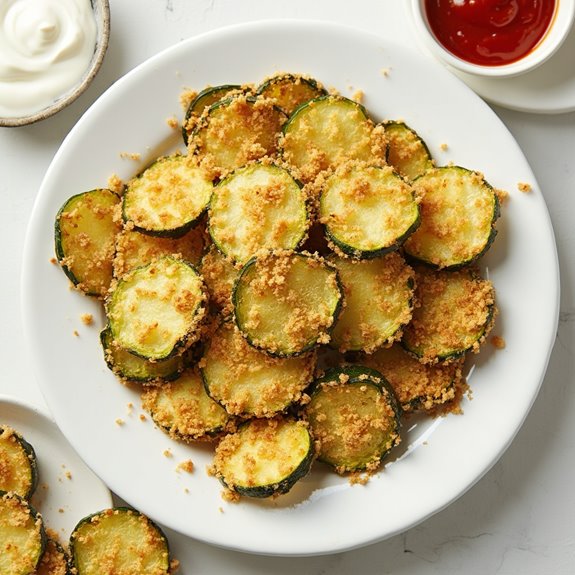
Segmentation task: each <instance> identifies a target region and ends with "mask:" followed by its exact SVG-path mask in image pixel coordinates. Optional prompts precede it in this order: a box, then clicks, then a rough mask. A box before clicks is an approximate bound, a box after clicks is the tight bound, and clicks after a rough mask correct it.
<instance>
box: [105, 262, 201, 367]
mask: <svg viewBox="0 0 575 575" xmlns="http://www.w3.org/2000/svg"><path fill="white" fill-rule="evenodd" d="M206 300H207V295H206V291H205V286H204V283H203V280H202V278H201V276H200V275H199V274H198V272H197V271H196V269H195V268H194V266H192V265H191V264H190V263H188V262H184V261H183V260H179V259H176V258H172V257H170V256H168V257H164V258H160V259H158V260H155V261H153V262H152V263H150V264H148V265H147V266H143V267H140V268H136V269H135V270H133V271H131V272H129V273H128V274H126V275H125V276H123V277H122V278H121V279H120V280H118V282H117V284H116V286H115V288H114V289H113V290H111V292H110V294H109V296H108V298H107V300H106V313H107V316H108V323H109V326H110V330H111V332H112V337H113V339H114V341H115V342H116V344H117V345H118V346H120V347H121V348H123V349H125V350H127V351H129V352H131V353H133V354H134V355H138V356H140V357H143V358H145V359H151V360H156V361H158V360H163V359H167V358H169V357H171V356H173V355H176V354H177V353H179V352H180V351H182V350H183V349H185V348H186V347H188V346H189V345H191V344H192V343H194V342H195V341H197V339H198V338H199V337H200V335H201V334H200V329H199V328H200V326H201V324H202V322H203V320H204V318H205V315H206Z"/></svg>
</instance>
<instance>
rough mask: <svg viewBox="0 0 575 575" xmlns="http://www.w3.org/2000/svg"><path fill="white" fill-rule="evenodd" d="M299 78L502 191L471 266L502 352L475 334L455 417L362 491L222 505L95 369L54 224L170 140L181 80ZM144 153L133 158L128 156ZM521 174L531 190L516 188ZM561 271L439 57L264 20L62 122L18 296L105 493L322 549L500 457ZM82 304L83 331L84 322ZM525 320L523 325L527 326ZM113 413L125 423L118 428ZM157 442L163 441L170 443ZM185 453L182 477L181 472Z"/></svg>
mask: <svg viewBox="0 0 575 575" xmlns="http://www.w3.org/2000/svg"><path fill="white" fill-rule="evenodd" d="M286 70H289V71H293V72H300V73H306V74H310V75H312V76H314V77H316V78H318V79H319V80H321V81H322V82H324V84H325V85H326V86H328V87H335V88H337V89H338V90H339V91H340V92H341V93H343V94H344V95H352V94H354V93H357V92H359V91H361V92H363V94H364V98H363V103H364V104H365V105H366V107H367V108H368V110H370V111H371V112H372V113H373V115H374V117H376V118H380V119H384V118H389V119H391V118H396V119H397V118H403V119H404V120H405V121H406V122H408V123H409V124H410V125H411V126H412V127H414V128H415V129H416V130H418V131H419V133H420V134H421V136H422V137H423V138H424V139H425V140H426V141H427V143H428V144H429V146H430V149H431V152H432V154H433V155H434V156H435V158H436V159H437V162H438V164H445V163H448V162H451V161H453V162H456V163H457V164H460V165H463V166H466V167H469V168H473V169H476V170H480V171H483V172H484V173H485V176H486V178H487V179H488V180H489V181H490V182H491V183H492V185H494V186H496V187H498V188H502V189H505V190H507V191H508V192H509V194H510V199H509V201H508V202H507V203H506V205H505V207H504V209H503V216H502V218H501V219H500V222H499V226H498V227H499V236H498V238H497V240H496V242H495V245H494V247H493V249H492V250H491V252H490V254H489V256H488V257H487V258H486V259H485V266H486V271H487V272H488V273H489V275H490V277H491V278H492V279H493V281H494V283H495V286H496V288H497V293H498V302H499V307H500V309H501V314H500V318H499V320H498V322H497V326H496V331H497V333H499V334H500V335H502V336H503V337H504V338H505V340H506V341H507V347H506V348H505V349H504V350H501V351H495V349H494V348H493V347H492V346H490V345H487V346H486V348H485V350H484V352H483V353H482V354H481V355H480V356H479V358H478V359H477V361H476V365H475V369H474V372H473V374H472V377H471V380H470V383H471V386H472V388H473V399H472V400H470V401H467V400H466V401H465V402H464V406H463V407H464V410H465V414H464V415H463V416H449V417H445V418H438V419H435V420H421V421H418V422H414V423H413V426H410V429H409V430H406V436H405V440H404V442H403V445H404V447H403V450H402V451H401V452H399V453H398V454H397V455H396V457H395V458H394V460H393V461H391V462H390V463H389V464H388V465H387V466H386V467H385V470H384V471H382V472H381V473H378V474H377V475H376V476H375V477H374V478H373V479H372V480H371V481H370V482H369V483H368V484H367V485H364V486H362V485H351V484H350V483H349V481H348V480H347V479H345V478H339V477H336V476H334V475H333V474H330V473H329V472H327V471H326V470H325V469H324V468H323V467H322V466H321V465H319V464H318V465H317V466H316V467H315V470H314V471H313V472H312V474H311V475H310V476H309V477H308V478H306V479H305V480H304V481H302V482H300V483H299V484H298V485H296V487H295V488H294V489H293V490H292V492H290V494H288V495H286V496H284V497H281V498H278V499H275V500H272V501H246V500H243V501H242V502H241V503H239V504H230V503H226V502H225V501H224V500H222V498H221V491H222V489H221V486H220V485H219V483H218V481H217V480H215V479H214V478H213V477H210V476H208V474H207V473H206V466H207V465H209V463H210V462H211V450H210V449H209V448H207V447H205V446H199V447H194V446H187V445H183V444H179V443H175V442H173V441H171V440H170V439H169V438H168V437H167V436H166V435H165V434H163V433H161V432H160V431H159V430H158V429H155V428H154V426H153V424H152V423H151V421H150V420H149V419H146V420H142V419H141V418H140V415H141V413H142V412H141V407H140V402H139V396H138V393H137V391H135V390H134V389H131V388H129V387H126V386H123V385H121V384H119V383H118V382H117V381H116V380H115V378H114V377H113V376H112V374H111V373H110V372H109V371H108V370H107V368H106V366H105V364H104V361H103V358H102V351H101V348H100V345H99V341H98V332H99V328H100V327H102V322H103V317H102V314H101V311H100V308H99V306H98V304H96V303H95V302H94V301H92V300H90V299H88V298H85V297H83V296H81V295H80V294H78V293H76V292H74V291H72V290H70V289H69V286H68V281H67V279H66V278H65V277H64V274H63V273H62V272H61V270H60V269H59V268H58V267H57V266H56V265H53V263H50V260H51V258H53V253H54V247H53V226H54V217H55V215H56V212H57V210H58V209H59V207H60V206H61V205H62V204H63V203H64V201H65V200H66V199H67V198H68V197H69V196H71V195H72V194H75V193H78V192H81V191H83V190H88V189H91V188H94V187H97V186H106V183H107V182H108V178H109V177H110V176H111V175H112V174H117V175H118V176H120V177H121V178H123V179H125V178H128V177H130V176H132V175H133V174H134V173H136V172H137V171H138V170H139V169H140V168H141V166H142V165H144V164H145V163H147V162H149V161H150V160H151V159H152V158H153V157H155V156H157V155H158V154H159V153H161V152H165V151H166V150H168V149H171V148H172V147H173V146H174V145H177V143H178V142H179V137H180V136H179V130H174V128H170V127H169V126H168V125H167V122H166V120H167V119H168V118H169V117H172V116H177V117H178V118H180V119H181V117H182V110H181V109H180V104H179V96H180V94H181V92H182V91H183V90H184V88H186V87H188V88H189V87H192V88H195V89H196V90H198V89H201V88H203V87H205V86H206V85H208V84H211V85H217V84H223V83H242V82H258V81H260V80H262V79H263V78H264V77H265V76H267V75H270V74H272V73H274V72H277V71H286ZM127 153H128V154H132V153H141V154H142V161H141V162H140V163H135V162H134V161H133V160H129V159H126V154H127ZM518 182H528V183H530V184H531V185H532V186H533V188H534V189H533V191H532V192H531V193H521V192H519V191H518V190H517V184H518ZM558 285H559V284H558V267H557V255H556V249H555V243H554V238H553V232H552V229H551V225H550V221H549V216H548V212H547V209H546V206H545V203H544V201H543V197H542V195H541V193H540V191H539V190H538V188H537V184H536V182H535V178H534V176H533V173H532V172H531V170H530V168H529V165H528V164H527V162H526V160H525V158H524V156H523V154H522V153H521V150H520V149H519V148H518V146H517V144H516V142H515V141H514V139H513V138H512V137H511V135H510V134H509V132H508V131H507V130H506V128H505V127H504V126H503V125H502V123H501V122H500V121H499V120H498V118H497V117H496V116H495V114H493V112H492V111H491V110H490V108H489V107H488V106H487V105H486V104H485V103H484V102H483V101H482V100H480V99H479V98H478V97H477V96H476V95H475V94H474V93H473V92H472V91H471V90H469V89H468V88H467V87H466V86H465V85H464V84H463V83H461V82H460V81H459V80H458V79H456V78H455V77H453V76H452V75H451V74H449V73H448V72H447V71H446V70H444V69H443V68H442V67H441V66H440V65H439V64H437V65H436V64H434V63H433V62H429V61H427V59H425V58H422V56H420V55H418V54H417V53H416V52H411V51H409V50H407V49H405V48H402V47H400V46H396V45H394V44H388V43H386V42H385V41H384V40H383V39H381V38H378V37H375V36H371V35H369V34H367V33H365V32H359V31H355V30H352V29H349V28H346V27H340V26H336V25H332V24H324V23H317V22H306V23H304V22H292V21H283V22H260V23H254V24H249V25H242V26H238V27H232V28H227V29H222V30H218V31H215V32H211V33H209V34H206V35H203V36H200V37H197V38H193V39H190V40H188V41H185V42H183V43H181V44H178V45H176V46H174V47H173V48H171V49H169V50H167V51H165V52H163V53H161V54H159V55H157V56H156V57H154V58H152V59H151V60H149V61H148V62H146V63H144V64H143V65H141V66H140V67H138V68H136V69H135V70H133V71H132V72H131V73H129V74H128V75H127V76H126V77H124V78H123V79H122V80H120V81H119V82H117V83H116V84H115V85H114V86H112V88H111V89H110V90H108V91H107V92H106V93H105V94H104V95H103V96H102V97H101V98H100V99H99V100H98V101H97V102H96V103H95V104H94V105H93V106H92V108H91V109H90V110H89V111H88V112H87V113H86V114H85V116H84V117H83V118H82V119H81V120H80V121H79V122H78V124H77V125H76V126H75V128H74V129H73V130H72V131H71V132H70V134H69V135H68V137H67V138H66V140H65V142H64V143H63V145H62V147H61V148H60V150H59V151H58V153H57V155H56V157H55V158H54V161H53V163H52V165H51V166H50V168H49V170H48V172H47V174H46V177H45V179H44V182H43V184H42V187H41V189H40V191H39V194H38V197H37V202H36V204H35V206H34V210H33V213H32V217H31V222H30V227H29V230H28V236H27V241H26V247H25V261H24V272H23V285H22V298H23V314H24V323H25V328H26V335H27V338H28V341H29V344H30V351H31V358H32V361H33V362H34V365H35V368H36V373H37V376H38V381H39V383H40V386H41V388H42V391H43V393H44V395H45V398H46V401H47V402H48V405H49V406H50V409H51V411H52V413H53V414H54V417H55V418H56V421H57V422H58V424H59V425H60V427H61V429H62V431H63V432H64V434H65V435H66V436H67V437H68V439H69V440H70V441H71V442H72V443H73V445H74V446H75V447H76V449H77V450H78V452H79V453H80V454H81V455H82V457H84V458H85V460H86V461H87V462H88V464H89V465H90V466H91V467H92V468H93V469H94V470H95V471H96V472H97V473H98V474H99V475H100V477H102V478H103V479H104V481H106V483H107V484H108V486H109V487H110V488H111V489H112V491H114V492H116V493H117V494H118V495H119V496H120V497H122V498H123V499H125V500H126V501H128V502H129V503H130V504H132V505H133V506H134V507H136V508H138V509H140V510H141V511H143V512H145V513H147V514H148V515H150V516H151V517H152V518H154V519H155V520H156V521H158V522H160V523H162V524H164V525H165V526H168V527H170V528H172V529H174V530H176V531H179V532H181V533H184V534H186V535H189V536H191V537H194V538H197V539H200V540H203V541H206V542H210V543H213V544H216V545H219V546H224V547H228V548H232V549H237V550H242V551H248V552H255V553H262V554H281V555H306V554H319V553H328V552H334V551H339V550H343V549H349V548H353V547H357V546H360V545H364V544H367V543H370V542H373V541H377V540H380V539H383V538H386V537H389V536H391V535H393V534H396V533H398V532H400V531H403V530H405V529H407V528H409V527H410V526H412V525H414V524H416V523H417V522H419V521H422V520H423V519H425V518H426V517H428V516H430V515H431V514H433V513H435V512H437V511H438V510H440V509H441V508H443V507H445V506H446V505H448V504H449V503H450V502H451V501H453V500H454V499H455V498H457V497H458V496H459V495H461V494H462V493H463V492H465V491H466V490H467V489H468V488H469V487H470V486H471V485H472V484H473V483H474V482H475V481H477V479H478V478H479V477H481V475H482V474H483V473H485V471H486V470H487V469H489V468H490V467H491V465H493V463H494V462H495V461H496V460H497V459H498V458H499V456H500V455H501V454H502V453H503V451H504V450H505V448H506V447H507V445H508V444H509V443H510V441H511V439H512V438H513V437H514V435H515V433H516V432H517V430H518V428H519V427H520V425H521V423H522V422H523V419H524V418H525V416H526V414H527V412H528V410H529V408H530V406H531V404H532V402H533V400H534V399H535V396H536V394H537V391H538V389H539V386H540V383H541V381H542V378H543V375H544V373H545V369H546V366H547V361H548V358H549V354H550V350H551V347H552V344H553V341H554V336H555V329H556V324H557V313H558ZM87 312H89V313H93V314H94V315H95V318H96V321H95V325H91V326H86V325H84V324H83V323H82V322H81V320H80V317H81V315H82V314H84V313H87ZM534 326H537V327H536V329H534ZM118 419H121V420H122V421H121V422H119V421H117V420H118ZM166 450H169V451H166ZM189 458H191V459H192V460H193V462H194V463H195V471H194V472H193V473H191V474H189V473H185V472H182V471H178V470H177V466H178V464H179V463H181V462H182V461H184V460H187V459H189Z"/></svg>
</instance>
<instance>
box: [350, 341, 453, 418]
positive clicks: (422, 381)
mask: <svg viewBox="0 0 575 575" xmlns="http://www.w3.org/2000/svg"><path fill="white" fill-rule="evenodd" d="M361 362H362V363H363V364H364V365H366V366H368V367H371V368H372V369H375V370H377V371H379V372H380V373H381V374H382V375H383V376H384V377H385V379H386V380H387V381H388V382H389V384H390V385H391V387H392V388H393V391H394V392H395V396H396V397H397V400H398V401H399V404H400V405H401V409H402V410H403V411H404V412H405V413H408V412H421V411H427V412H429V411H433V410H434V409H436V408H437V407H439V406H441V405H445V404H446V403H449V402H450V401H453V400H454V399H456V398H457V397H458V395H459V392H460V390H461V389H462V386H463V384H464V378H463V373H462V363H463V359H462V358H461V359H460V360H456V361H453V362H451V363H448V364H445V365H443V364H433V365H430V364H424V363H421V362H420V361H419V360H418V359H416V358H415V357H413V355H411V354H410V353H408V352H407V351H406V350H405V349H403V347H402V346H401V345H400V344H399V343H396V344H394V345H392V346H391V347H381V348H379V349H377V350H376V351H375V352H374V353H372V354H366V355H365V356H363V357H362V358H361Z"/></svg>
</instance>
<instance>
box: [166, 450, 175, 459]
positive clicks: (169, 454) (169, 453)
mask: <svg viewBox="0 0 575 575" xmlns="http://www.w3.org/2000/svg"><path fill="white" fill-rule="evenodd" d="M173 456H174V454H173V453H172V451H171V449H169V448H168V449H164V457H168V458H169V457H173Z"/></svg>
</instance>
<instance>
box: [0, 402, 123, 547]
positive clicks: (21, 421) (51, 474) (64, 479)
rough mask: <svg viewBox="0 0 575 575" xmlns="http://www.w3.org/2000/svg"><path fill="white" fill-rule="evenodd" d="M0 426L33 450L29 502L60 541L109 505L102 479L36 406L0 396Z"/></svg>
mask: <svg viewBox="0 0 575 575" xmlns="http://www.w3.org/2000/svg"><path fill="white" fill-rule="evenodd" d="M0 425H8V426H10V427H12V428H13V429H15V430H16V431H18V432H19V433H20V435H22V436H23V437H24V439H26V441H28V443H30V444H31V445H32V447H33V448H34V451H35V452H36V457H37V459H38V475H39V482H38V488H37V489H36V491H35V492H34V495H33V496H32V499H31V501H32V505H33V506H34V507H35V509H36V510H37V511H39V512H40V513H41V514H42V517H43V519H44V521H45V524H46V526H47V527H49V528H50V529H52V530H53V531H55V532H56V533H57V534H58V535H59V537H60V540H61V541H62V542H66V541H68V538H69V536H70V534H71V532H72V530H73V529H74V527H75V526H76V525H77V523H78V522H79V521H80V519H82V518H84V517H86V515H90V514H91V513H94V512H96V511H100V510H101V509H106V508H108V507H110V506H111V505H112V496H111V494H110V491H109V490H108V488H107V487H106V486H105V485H104V484H103V483H102V481H101V480H100V479H99V478H98V477H96V475H94V473H93V472H92V471H91V470H90V469H89V468H88V467H87V466H86V464H85V463H84V462H83V461H82V460H81V459H80V457H79V456H78V454H77V453H76V452H75V451H74V450H73V449H72V446H71V445H70V444H69V443H68V441H67V440H66V438H65V437H64V436H63V435H62V432H61V431H60V430H59V429H58V426H57V425H56V424H55V423H54V422H53V421H52V419H51V418H50V417H49V416H48V415H46V414H45V413H43V412H42V411H41V410H39V409H38V408H33V407H30V406H28V405H25V404H23V403H21V402H20V401H18V400H16V399H12V398H9V397H7V396H0Z"/></svg>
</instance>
